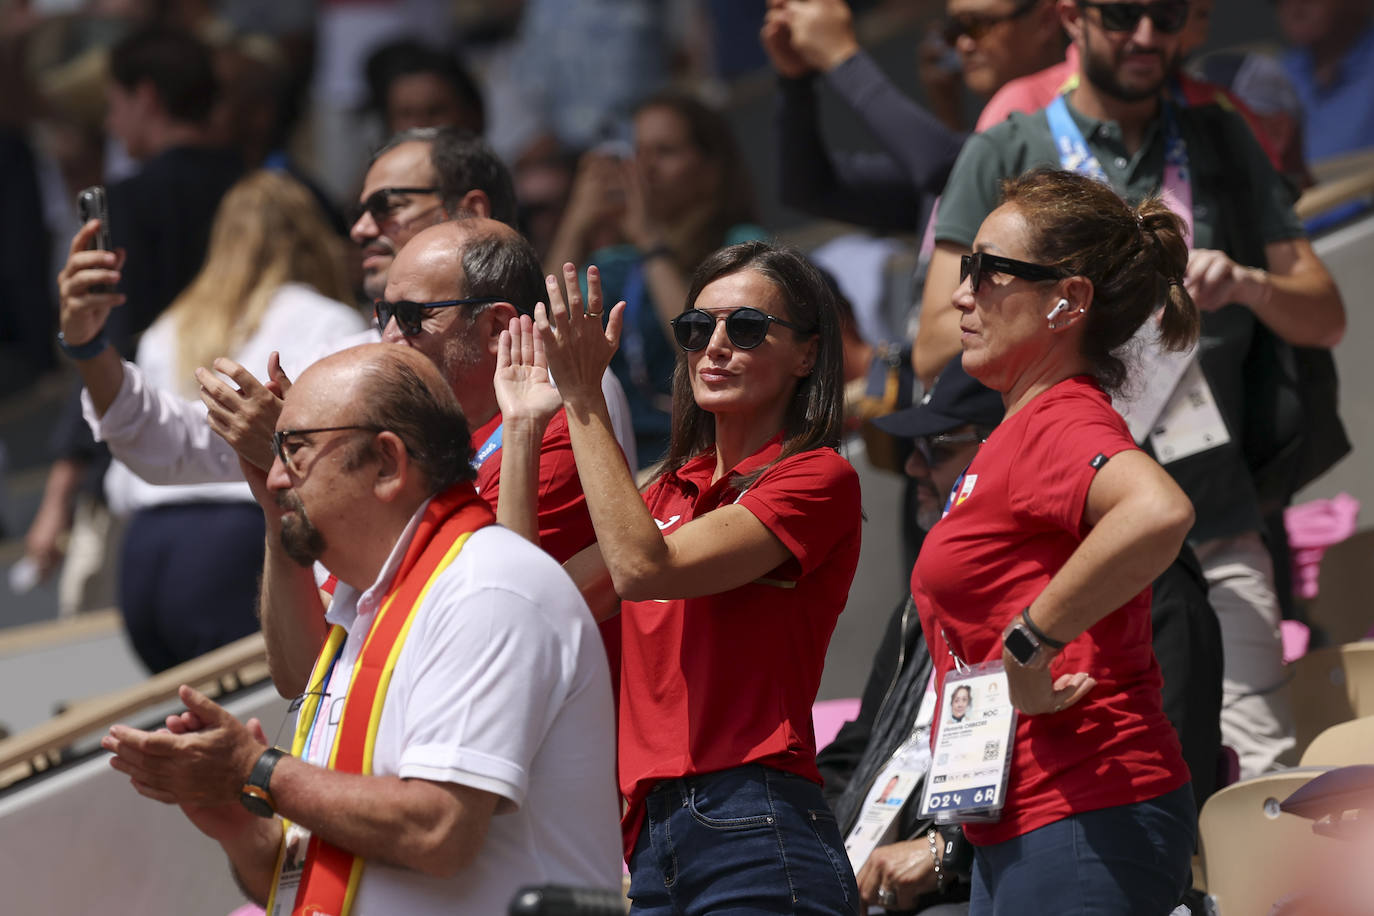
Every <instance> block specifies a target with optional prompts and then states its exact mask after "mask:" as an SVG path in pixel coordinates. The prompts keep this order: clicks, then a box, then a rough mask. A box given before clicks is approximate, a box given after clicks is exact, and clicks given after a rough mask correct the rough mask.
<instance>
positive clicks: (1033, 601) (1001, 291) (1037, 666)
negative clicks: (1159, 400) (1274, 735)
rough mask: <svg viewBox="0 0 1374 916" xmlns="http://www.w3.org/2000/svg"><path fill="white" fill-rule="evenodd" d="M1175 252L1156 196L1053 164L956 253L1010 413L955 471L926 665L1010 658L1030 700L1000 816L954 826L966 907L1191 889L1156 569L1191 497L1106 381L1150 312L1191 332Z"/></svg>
mask: <svg viewBox="0 0 1374 916" xmlns="http://www.w3.org/2000/svg"><path fill="white" fill-rule="evenodd" d="M1187 263H1188V248H1187V245H1186V244H1185V242H1184V239H1183V232H1182V221H1181V220H1180V219H1179V218H1178V217H1177V216H1175V215H1174V214H1173V213H1172V212H1171V211H1170V210H1169V209H1168V207H1167V206H1166V205H1165V204H1164V203H1163V202H1162V201H1161V200H1160V199H1158V198H1152V199H1149V200H1147V201H1145V202H1144V203H1143V204H1141V205H1140V206H1139V207H1138V208H1134V207H1130V206H1128V205H1127V204H1126V203H1125V202H1124V201H1122V200H1121V198H1119V197H1118V196H1117V195H1116V194H1115V192H1113V191H1112V190H1111V188H1109V187H1108V186H1107V185H1105V184H1102V183H1100V182H1097V181H1094V180H1092V179H1090V178H1085V177H1082V176H1079V175H1076V174H1073V173H1070V172H1064V171H1051V170H1037V171H1033V172H1030V173H1028V174H1027V175H1024V176H1022V177H1020V178H1016V179H1010V180H1008V181H1007V182H1006V183H1005V184H1004V191H1003V202H1002V205H1001V206H1000V207H998V208H997V209H996V210H994V211H993V212H992V214H991V215H989V216H988V218H987V219H986V220H984V222H983V224H982V227H981V228H980V229H979V231H978V236H977V238H976V240H975V242H974V244H973V251H972V253H971V254H968V255H966V256H965V257H964V259H963V263H962V268H961V274H962V278H963V279H962V282H961V283H960V286H959V288H958V290H957V291H956V292H955V295H954V303H953V304H954V307H955V308H956V309H957V310H958V313H959V328H960V332H961V336H962V340H961V343H962V347H963V361H962V364H963V368H964V370H965V371H967V373H968V374H969V375H970V376H972V377H973V378H975V379H977V380H978V381H980V382H982V383H983V384H984V385H986V386H988V387H989V388H991V389H993V390H994V391H997V392H999V393H1000V394H1001V396H1002V400H1003V403H1004V405H1005V407H1006V416H1005V418H1004V419H1003V420H1002V422H1001V423H1000V424H999V425H998V426H997V428H996V429H994V430H993V431H992V433H991V434H990V435H988V437H987V439H986V441H984V442H983V443H982V444H981V445H980V446H979V448H978V451H977V454H976V455H975V456H974V457H973V459H972V461H971V462H970V463H969V464H968V466H967V468H966V469H965V470H964V472H963V474H962V475H961V476H960V477H959V479H958V480H957V481H956V482H955V484H954V487H953V488H952V490H951V493H950V497H949V500H948V502H947V503H946V506H945V510H944V514H943V517H942V518H941V519H940V520H939V521H938V522H936V523H935V525H933V526H932V527H931V530H930V533H929V534H928V535H927V537H926V541H925V544H924V545H923V547H922V549H921V554H920V558H919V559H918V560H917V562H916V567H915V569H914V571H913V573H912V579H911V585H912V594H913V596H914V598H915V602H916V607H917V609H918V611H919V613H920V616H921V623H922V627H923V630H924V633H925V639H926V643H927V645H929V646H930V650H931V656H932V658H933V659H934V661H935V677H936V679H937V683H939V684H941V685H944V684H945V683H946V681H947V679H948V678H950V676H951V675H952V674H953V673H954V671H955V669H956V668H959V669H960V670H964V669H965V667H966V666H977V665H980V664H982V663H991V664H993V665H996V664H998V663H1000V665H1001V666H1002V667H1003V668H1004V669H1005V676H1006V686H1007V689H1008V692H1009V694H1010V696H1009V697H1008V698H1007V699H1009V700H1010V702H1011V703H1012V704H1013V705H1014V706H1015V708H1016V710H1017V711H1018V712H1019V714H1020V715H1019V719H1018V721H1017V723H1016V728H1015V732H1014V738H1013V741H1012V747H1011V754H1010V768H1009V775H1008V776H1007V782H1006V792H1005V802H1004V804H1003V807H1002V809H1001V813H1000V818H999V819H998V820H996V821H995V822H991V823H965V825H964V832H965V834H966V835H967V837H968V839H969V840H970V841H971V842H972V843H973V844H974V846H975V858H974V868H973V877H972V896H971V899H970V913H971V914H972V916H986V914H993V913H1009V912H1017V911H1019V908H1020V907H1023V906H1024V905H1025V901H1028V900H1032V901H1034V902H1035V908H1036V910H1037V911H1043V912H1047V913H1050V912H1052V913H1113V914H1124V913H1132V914H1137V913H1138V914H1141V916H1146V914H1150V916H1158V914H1161V913H1167V912H1169V911H1170V910H1172V909H1173V908H1174V907H1175V906H1176V905H1177V904H1178V902H1179V900H1180V898H1181V896H1182V894H1183V892H1184V891H1185V890H1186V889H1187V887H1188V885H1189V879H1190V867H1189V863H1190V858H1191V856H1192V852H1193V846H1194V838H1195V835H1196V810H1195V808H1194V804H1193V798H1192V793H1191V790H1190V788H1189V785H1188V782H1189V773H1188V768H1187V766H1186V765H1185V763H1184V760H1183V756H1182V753H1181V750H1180V746H1179V741H1178V737H1177V735H1176V734H1175V733H1174V730H1173V728H1172V727H1171V726H1170V724H1169V720H1168V719H1167V718H1166V717H1165V715H1164V710H1163V706H1162V700H1161V694H1160V687H1161V684H1162V679H1161V677H1160V673H1159V665H1158V663H1157V662H1156V660H1155V657H1154V653H1153V652H1152V651H1151V648H1150V595H1151V592H1150V583H1151V582H1152V581H1153V580H1154V579H1155V578H1156V577H1157V576H1159V574H1160V573H1162V572H1163V571H1164V570H1165V568H1166V567H1168V566H1169V564H1170V563H1171V562H1172V561H1173V559H1174V558H1175V557H1176V556H1177V555H1178V551H1179V548H1180V546H1181V545H1182V543H1183V539H1184V536H1185V535H1186V534H1187V532H1188V529H1189V527H1190V525H1191V524H1192V521H1193V511H1192V506H1191V504H1190V503H1189V501H1188V498H1187V497H1186V496H1185V495H1184V494H1183V492H1182V491H1181V490H1180V489H1179V487H1178V485H1177V484H1176V483H1174V481H1173V479H1172V478H1171V477H1170V476H1169V474H1168V473H1167V472H1165V471H1164V469H1163V468H1161V467H1160V466H1159V465H1158V464H1157V463H1156V462H1155V461H1154V459H1152V458H1150V457H1149V456H1148V455H1147V454H1145V452H1143V451H1141V450H1140V449H1138V448H1137V447H1136V446H1135V443H1134V441H1133V439H1132V438H1131V434H1130V431H1129V429H1128V427H1127V425H1126V422H1125V420H1124V419H1122V417H1121V416H1120V415H1119V414H1118V413H1117V412H1116V410H1115V409H1113V407H1112V404H1111V398H1110V396H1109V395H1108V392H1116V391H1119V390H1120V389H1121V388H1122V386H1123V385H1125V384H1126V382H1127V380H1128V377H1129V373H1128V369H1127V366H1126V364H1125V363H1124V362H1123V360H1122V358H1121V357H1120V355H1119V352H1120V351H1121V349H1122V347H1123V346H1124V345H1125V344H1126V343H1127V342H1128V341H1130V340H1131V339H1132V337H1133V336H1134V335H1135V333H1136V332H1137V330H1138V329H1140V328H1141V326H1142V325H1144V324H1145V323H1146V322H1158V332H1159V336H1160V340H1161V343H1162V345H1163V346H1164V347H1165V348H1167V349H1172V350H1187V349H1188V348H1189V347H1190V346H1191V345H1192V344H1193V342H1194V341H1195V339H1196V337H1197V329H1198V323H1199V317H1198V312H1197V309H1196V307H1195V306H1194V305H1193V302H1192V300H1191V298H1190V297H1189V295H1188V293H1187V291H1186V290H1185V289H1184V288H1183V285H1182V277H1183V273H1184V270H1185V268H1186V266H1187ZM979 702H980V704H982V705H983V706H984V707H987V706H989V705H990V704H992V703H994V702H999V701H998V700H996V699H994V698H992V697H990V696H987V695H984V696H982V697H980V700H979Z"/></svg>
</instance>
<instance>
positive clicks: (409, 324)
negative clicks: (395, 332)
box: [372, 296, 506, 337]
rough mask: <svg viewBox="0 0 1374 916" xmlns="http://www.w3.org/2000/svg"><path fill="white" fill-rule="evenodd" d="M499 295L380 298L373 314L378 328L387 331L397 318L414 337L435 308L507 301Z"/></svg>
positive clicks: (407, 332)
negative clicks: (414, 299) (436, 299)
mask: <svg viewBox="0 0 1374 916" xmlns="http://www.w3.org/2000/svg"><path fill="white" fill-rule="evenodd" d="M505 301H506V300H505V299H501V298H499V297H497V296H476V297H474V298H472V299H445V300H443V301H442V302H407V301H406V300H404V299H402V300H401V301H400V302H387V301H386V300H385V299H378V300H376V301H375V302H373V303H372V309H373V311H372V314H373V315H374V316H375V317H376V319H377V330H378V331H380V332H381V333H383V334H385V333H386V326H387V325H388V324H390V323H391V319H392V318H393V317H394V318H395V319H396V326H397V327H398V328H400V329H401V333H402V334H404V335H405V336H406V337H414V336H415V335H416V334H419V333H420V322H421V321H422V320H423V319H424V317H425V313H427V312H429V311H432V310H433V309H446V308H452V307H453V306H455V305H490V304H492V303H493V302H505Z"/></svg>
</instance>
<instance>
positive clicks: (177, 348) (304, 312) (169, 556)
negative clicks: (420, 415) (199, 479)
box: [59, 172, 365, 671]
mask: <svg viewBox="0 0 1374 916" xmlns="http://www.w3.org/2000/svg"><path fill="white" fill-rule="evenodd" d="M94 229H95V226H94V224H92V223H88V224H87V225H86V226H85V227H83V228H82V230H81V231H80V232H79V233H78V234H77V236H76V238H75V239H74V240H73V244H72V254H71V256H70V258H69V260H68V263H67V266H66V267H65V268H64V269H63V271H62V274H61V275H60V276H59V286H60V289H61V293H62V300H63V301H62V305H63V308H62V318H63V327H62V330H63V333H64V336H65V337H66V338H67V339H68V340H69V341H71V342H72V344H73V345H75V344H78V343H83V342H85V341H88V340H99V338H100V335H101V333H102V331H101V327H102V324H101V322H102V321H103V320H104V319H105V318H106V317H107V316H108V315H109V314H110V313H111V309H112V307H114V306H117V305H118V306H120V307H123V308H128V307H129V306H128V305H124V304H123V303H126V302H128V299H127V297H124V296H121V295H119V294H112V293H99V292H96V291H95V290H93V289H92V286H93V285H95V284H104V285H108V284H115V283H118V282H119V280H120V278H121V277H122V275H123V273H124V270H123V267H124V264H123V263H121V259H120V258H119V257H118V256H117V255H115V254H113V253H110V252H100V251H86V250H85V244H86V242H88V241H89V239H90V237H91V235H92V234H93V232H94ZM349 295H350V284H349V282H348V272H347V270H346V268H345V265H344V259H343V249H342V242H341V241H340V240H339V238H338V236H337V235H335V234H334V233H333V232H331V231H330V228H329V225H328V223H327V222H325V219H324V214H323V213H322V212H321V211H320V209H319V206H318V204H316V202H315V200H314V199H313V197H312V196H311V194H310V192H309V191H308V190H306V189H305V188H304V187H303V186H301V185H300V184H299V183H297V182H296V181H294V180H293V179H291V178H289V177H287V176H285V175H282V174H279V173H275V172H254V173H252V174H250V175H249V176H248V177H247V178H245V179H243V180H242V181H240V182H239V183H238V184H236V185H235V186H234V187H233V188H231V189H230V191H229V193H228V194H226V195H225V197H224V201H223V203H222V204H221V205H220V209H219V213H218V215H217V216H216V219H215V223H214V229H213V233H212V237H211V245H210V250H209V253H208V255H207V257H206V261H205V266H204V268H202V270H201V271H200V273H199V274H198V275H197V276H196V278H195V280H193V281H192V283H191V285H190V286H188V287H187V288H186V290H185V292H183V293H182V294H181V295H180V296H178V297H177V299H176V300H175V301H174V302H173V304H172V306H171V307H170V308H169V309H168V310H167V311H166V313H165V314H164V315H163V316H162V317H160V318H159V319H158V320H157V321H155V322H154V323H153V325H152V326H151V327H150V328H149V329H148V331H147V333H145V334H144V335H143V338H142V340H141V341H140V342H139V347H138V359H137V365H138V368H139V370H140V371H139V373H138V374H136V375H135V374H132V373H126V372H125V369H124V364H123V363H122V361H121V360H120V358H119V354H118V353H117V352H116V351H115V350H114V349H113V348H112V347H110V346H108V345H107V346H105V347H104V348H103V349H100V350H98V351H97V352H95V353H94V354H92V355H91V356H89V357H87V358H78V359H77V366H78V368H79V370H80V372H81V374H82V376H83V378H87V377H99V376H102V375H104V376H111V375H114V376H119V377H120V381H119V383H118V385H116V386H114V387H115V390H118V389H122V388H124V387H125V386H126V385H131V386H150V387H152V388H155V389H161V390H167V391H172V392H176V393H178V394H180V395H182V396H183V397H186V398H193V397H195V395H196V393H197V391H198V390H199V386H198V385H197V384H196V381H195V370H196V369H197V367H199V366H205V365H209V364H210V363H211V362H212V361H213V360H214V359H215V357H217V356H219V355H222V354H228V355H230V356H231V357H232V358H233V359H234V360H236V361H238V362H239V363H241V364H243V365H247V366H252V367H254V368H255V369H256V370H257V371H260V372H264V373H265V371H266V369H267V364H268V355H269V354H270V353H271V352H272V351H273V350H279V351H280V354H281V361H282V362H283V363H285V364H286V365H287V366H288V367H289V368H290V371H291V372H292V373H294V372H296V371H298V370H299V369H302V368H304V365H305V361H306V360H307V359H308V358H309V357H310V356H311V355H312V354H313V353H314V352H315V351H316V350H318V349H319V348H321V347H324V346H327V345H329V344H330V343H332V342H333V341H336V340H338V339H340V338H343V337H345V336H347V335H349V334H352V333H356V332H357V331H360V330H362V329H363V328H364V327H365V322H364V321H363V318H362V316H361V315H359V314H358V312H357V311H356V310H355V309H353V308H350V307H349V306H346V305H344V304H343V302H342V300H344V299H346V298H348V297H349ZM110 387H111V386H110V385H101V384H98V383H93V384H92V389H93V390H95V391H97V392H99V391H108V390H109V389H110ZM110 404H111V401H110V400H108V399H106V398H104V397H102V398H101V399H100V400H96V399H95V398H94V397H91V396H88V397H87V398H86V406H87V409H88V410H89V411H90V414H91V420H92V421H93V422H94V423H95V425H96V428H97V430H98V434H99V436H100V438H101V439H102V440H104V441H108V442H110V443H111V447H112V448H113V449H114V450H115V451H116V452H117V453H118V454H119V455H121V456H123V457H127V458H128V459H129V460H130V461H132V462H133V463H134V464H135V466H137V464H138V463H139V462H138V460H137V459H138V458H139V457H140V453H152V455H153V456H154V458H155V459H156V458H157V457H160V455H159V453H160V452H162V451H163V450H164V449H165V447H166V444H165V442H164V441H163V440H161V439H159V438H156V437H153V438H151V439H149V438H144V437H140V435H139V434H138V431H137V428H136V427H129V426H124V425H121V422H120V421H121V417H120V416H119V415H118V414H111V413H109V412H108V409H109V407H110ZM105 490H106V497H107V499H108V502H109V505H110V509H111V511H113V512H114V513H116V514H117V515H127V516H129V522H128V528H127V531H126V538H125V542H124V550H123V552H122V555H121V558H120V564H119V607H120V610H121V612H122V613H123V615H124V622H125V625H126V627H127V628H128V632H129V637H130V639H131V641H132V642H133V645H134V648H135V650H136V651H137V652H138V654H139V657H140V658H141V659H142V660H143V662H144V664H146V665H147V666H148V668H149V669H150V670H152V671H161V670H163V669H166V668H170V667H172V666H173V665H176V664H179V663H180V662H184V661H187V660H188V659H191V658H195V657H196V656H198V655H201V654H203V653H205V652H208V651H209V650H211V649H213V648H215V647H217V646H220V645H223V644H224V643H227V642H229V641H231V640H234V639H237V638H238V637H240V636H246V635H248V634H249V633H252V632H254V631H255V630H256V629H257V627H258V622H257V615H256V614H255V609H256V605H257V588H256V579H257V572H258V570H259V569H260V568H261V567H262V544H263V532H264V529H263V518H262V513H261V511H260V510H259V509H258V506H257V503H256V502H255V501H254V499H253V495H252V493H251V492H250V491H249V490H248V487H247V485H246V484H243V483H234V484H227V483H226V484H201V485H189V486H154V485H151V484H147V483H144V482H143V481H142V480H140V479H139V478H138V477H136V476H135V473H134V471H133V470H131V469H130V468H129V467H127V466H125V465H124V464H123V463H121V462H119V461H116V462H114V463H113V464H112V465H111V467H110V470H109V472H108V473H107V474H106V476H105Z"/></svg>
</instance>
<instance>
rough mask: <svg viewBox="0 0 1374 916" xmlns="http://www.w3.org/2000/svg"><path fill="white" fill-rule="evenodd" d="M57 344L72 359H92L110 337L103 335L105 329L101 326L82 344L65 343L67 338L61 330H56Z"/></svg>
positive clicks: (102, 351) (101, 350)
mask: <svg viewBox="0 0 1374 916" xmlns="http://www.w3.org/2000/svg"><path fill="white" fill-rule="evenodd" d="M57 345H58V346H59V347H61V348H62V352H63V353H65V354H67V355H68V356H70V357H71V358H72V359H94V358H95V357H97V356H99V355H100V354H101V353H104V352H105V349H106V348H107V347H108V346H109V345H110V339H109V338H108V337H106V336H105V329H104V328H101V329H100V331H99V333H97V334H96V335H95V336H94V337H92V338H91V339H90V340H88V341H86V342H85V343H83V344H70V343H67V338H66V337H64V336H63V335H62V332H61V331H58V332H57Z"/></svg>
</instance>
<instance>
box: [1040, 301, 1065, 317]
mask: <svg viewBox="0 0 1374 916" xmlns="http://www.w3.org/2000/svg"><path fill="white" fill-rule="evenodd" d="M1068 310H1069V300H1067V299H1060V300H1059V302H1058V303H1057V304H1056V305H1055V307H1054V308H1052V309H1050V313H1049V314H1048V315H1046V316H1045V320H1047V321H1053V320H1054V319H1056V318H1058V317H1059V316H1060V315H1061V314H1062V313H1064V312H1067V311H1068Z"/></svg>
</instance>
